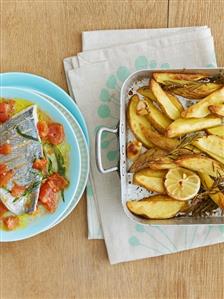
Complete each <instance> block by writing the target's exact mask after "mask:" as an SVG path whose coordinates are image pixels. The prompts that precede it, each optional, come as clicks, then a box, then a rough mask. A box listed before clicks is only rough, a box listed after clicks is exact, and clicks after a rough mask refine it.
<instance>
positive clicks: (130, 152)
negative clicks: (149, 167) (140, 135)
mask: <svg viewBox="0 0 224 299" xmlns="http://www.w3.org/2000/svg"><path fill="white" fill-rule="evenodd" d="M141 149H142V143H141V142H140V141H138V140H133V141H131V142H129V143H128V146H127V157H128V159H130V160H132V161H135V160H136V159H137V158H138V156H139V155H140V153H141Z"/></svg>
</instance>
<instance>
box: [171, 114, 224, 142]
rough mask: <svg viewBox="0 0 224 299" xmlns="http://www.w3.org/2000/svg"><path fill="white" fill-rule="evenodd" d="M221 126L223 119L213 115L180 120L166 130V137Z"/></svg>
mask: <svg viewBox="0 0 224 299" xmlns="http://www.w3.org/2000/svg"><path fill="white" fill-rule="evenodd" d="M221 124H222V120H221V118H219V117H216V116H212V115H211V116H207V117H205V118H189V119H186V118H178V119H177V120H175V121H174V122H172V124H171V125H169V127H168V128H167V129H166V136H167V137H170V138H173V137H177V136H181V135H184V134H187V133H191V132H195V131H201V130H203V129H207V128H211V127H215V126H219V125H221Z"/></svg>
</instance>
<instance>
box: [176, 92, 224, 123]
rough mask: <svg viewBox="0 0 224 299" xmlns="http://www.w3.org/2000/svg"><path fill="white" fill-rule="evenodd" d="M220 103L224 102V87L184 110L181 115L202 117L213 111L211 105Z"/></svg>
mask: <svg viewBox="0 0 224 299" xmlns="http://www.w3.org/2000/svg"><path fill="white" fill-rule="evenodd" d="M219 104H224V87H223V88H221V89H219V90H217V91H215V92H213V93H212V94H210V95H209V96H207V97H206V98H204V99H203V100H201V101H199V102H198V103H196V104H194V105H192V106H190V107H189V108H188V109H186V110H184V111H183V112H182V113H181V116H182V117H184V118H192V117H194V118H202V117H205V116H207V115H209V114H210V113H211V111H210V110H209V108H208V107H209V106H211V105H219Z"/></svg>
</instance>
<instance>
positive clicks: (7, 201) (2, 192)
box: [0, 105, 43, 215]
mask: <svg viewBox="0 0 224 299" xmlns="http://www.w3.org/2000/svg"><path fill="white" fill-rule="evenodd" d="M37 121H38V117H37V107H36V105H32V106H29V107H28V108H26V109H24V110H22V111H21V112H19V113H17V114H16V115H14V116H13V117H12V118H11V119H10V120H8V121H7V122H5V123H3V124H2V125H0V144H4V143H6V142H7V143H10V144H11V145H12V148H13V150H12V153H11V154H9V155H1V154H0V163H4V164H7V166H8V169H15V175H14V176H13V178H12V179H11V180H10V181H9V183H8V185H7V188H6V189H7V190H9V191H10V190H11V189H12V187H13V184H14V183H13V182H14V181H15V182H16V183H17V184H19V185H22V186H26V187H29V186H30V185H31V184H33V183H34V182H36V181H41V179H42V175H41V174H40V172H39V171H38V170H36V169H33V168H32V165H33V161H34V160H35V159H37V158H40V157H43V147H42V144H41V139H40V136H39V133H38V130H37ZM16 126H18V127H19V129H20V130H21V132H22V133H25V134H27V135H29V136H32V137H34V138H37V139H38V141H34V140H30V139H27V138H25V137H23V136H21V135H19V134H18V133H17V131H16ZM6 189H4V188H0V200H1V201H2V202H3V204H4V205H5V206H6V207H7V208H8V210H9V211H11V212H12V213H14V214H16V215H21V214H24V213H31V212H34V211H35V209H36V206H37V201H38V197H39V192H40V184H39V185H38V186H37V187H36V188H34V189H33V190H32V192H31V193H30V196H22V197H20V198H18V199H16V200H15V198H14V197H13V196H12V195H11V193H10V192H8V191H7V190H6Z"/></svg>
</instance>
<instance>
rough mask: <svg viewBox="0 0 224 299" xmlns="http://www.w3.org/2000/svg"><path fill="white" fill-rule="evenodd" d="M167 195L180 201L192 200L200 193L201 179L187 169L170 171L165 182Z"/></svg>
mask: <svg viewBox="0 0 224 299" xmlns="http://www.w3.org/2000/svg"><path fill="white" fill-rule="evenodd" d="M164 185H165V188H166V191H167V194H168V195H169V196H170V197H172V198H175V199H178V200H189V199H192V198H193V197H194V196H195V195H196V194H197V193H198V191H199V189H200V185H201V181H200V177H199V176H198V175H197V174H196V173H194V172H193V171H190V170H188V169H185V168H181V167H177V168H173V169H170V170H169V171H168V172H167V174H166V177H165V182H164Z"/></svg>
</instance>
